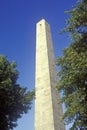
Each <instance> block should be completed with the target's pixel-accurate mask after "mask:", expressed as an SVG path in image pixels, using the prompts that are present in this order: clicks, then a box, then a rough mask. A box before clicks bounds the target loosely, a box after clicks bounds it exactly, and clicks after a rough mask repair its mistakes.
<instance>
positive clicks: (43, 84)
mask: <svg viewBox="0 0 87 130" xmlns="http://www.w3.org/2000/svg"><path fill="white" fill-rule="evenodd" d="M56 85H57V72H56V66H55V58H54V51H53V43H52V36H51V31H50V26H49V24H48V23H47V22H46V21H45V20H44V19H42V20H41V21H39V22H38V23H37V25H36V73H35V90H36V99H35V130H65V127H64V124H63V121H62V107H61V104H58V100H59V99H60V97H59V95H58V92H57V91H56Z"/></svg>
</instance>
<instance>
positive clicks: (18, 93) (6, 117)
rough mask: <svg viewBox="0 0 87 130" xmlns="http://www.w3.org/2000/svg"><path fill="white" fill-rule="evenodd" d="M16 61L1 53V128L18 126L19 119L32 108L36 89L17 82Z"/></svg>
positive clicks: (6, 129)
mask: <svg viewBox="0 0 87 130" xmlns="http://www.w3.org/2000/svg"><path fill="white" fill-rule="evenodd" d="M18 75H19V73H18V71H17V70H16V63H15V62H12V63H10V62H9V61H8V60H7V58H6V57H4V56H2V55H0V130H10V129H13V128H14V127H16V126H17V119H18V118H20V117H21V116H22V114H24V113H27V112H28V109H30V108H31V103H32V99H33V97H34V91H26V90H27V89H26V88H23V87H21V86H20V85H19V84H17V78H18Z"/></svg>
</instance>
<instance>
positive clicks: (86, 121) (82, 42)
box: [57, 0, 87, 130]
mask: <svg viewBox="0 0 87 130" xmlns="http://www.w3.org/2000/svg"><path fill="white" fill-rule="evenodd" d="M68 13H69V14H70V18H69V19H68V20H67V21H66V22H67V27H66V28H65V29H64V32H69V34H70V37H71V44H70V45H69V47H68V48H66V49H64V50H63V56H61V57H59V58H58V59H57V65H59V66H60V70H59V72H58V76H59V79H60V80H59V85H58V90H59V91H62V93H63V95H62V99H61V102H64V103H65V106H66V112H65V113H64V116H63V118H64V120H65V122H66V123H67V124H69V123H71V122H73V126H72V127H71V130H78V129H80V130H84V129H87V0H80V1H79V2H78V4H77V5H76V7H74V8H73V9H72V10H70V11H68Z"/></svg>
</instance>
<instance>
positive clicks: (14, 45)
mask: <svg viewBox="0 0 87 130" xmlns="http://www.w3.org/2000/svg"><path fill="white" fill-rule="evenodd" d="M75 3H76V0H66V1H65V0H36V1H35V0H0V54H3V55H5V56H7V57H8V59H9V60H10V61H16V62H17V69H18V71H19V72H20V75H19V79H18V82H19V83H20V84H21V85H22V86H25V87H27V88H28V89H29V90H31V89H33V88H34V86H35V85H34V84H35V83H34V80H35V46H36V45H35V44H36V43H35V39H36V36H35V35H36V30H35V27H36V23H37V22H38V21H40V20H41V19H42V18H44V19H46V21H47V22H48V23H49V24H50V26H51V31H52V38H53V46H54V52H55V57H58V56H60V55H61V54H62V50H63V49H64V48H65V47H67V46H68V45H69V40H67V36H66V35H65V34H62V35H60V34H59V31H60V30H61V29H62V28H63V27H65V19H67V17H68V15H67V14H65V13H64V11H65V10H69V9H71V8H72V5H74V4H75ZM24 129H26V130H34V106H33V107H32V109H31V110H30V111H29V113H28V114H26V115H24V116H23V117H22V118H21V119H19V120H18V127H16V128H15V129H14V130H24ZM67 130H68V128H67Z"/></svg>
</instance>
